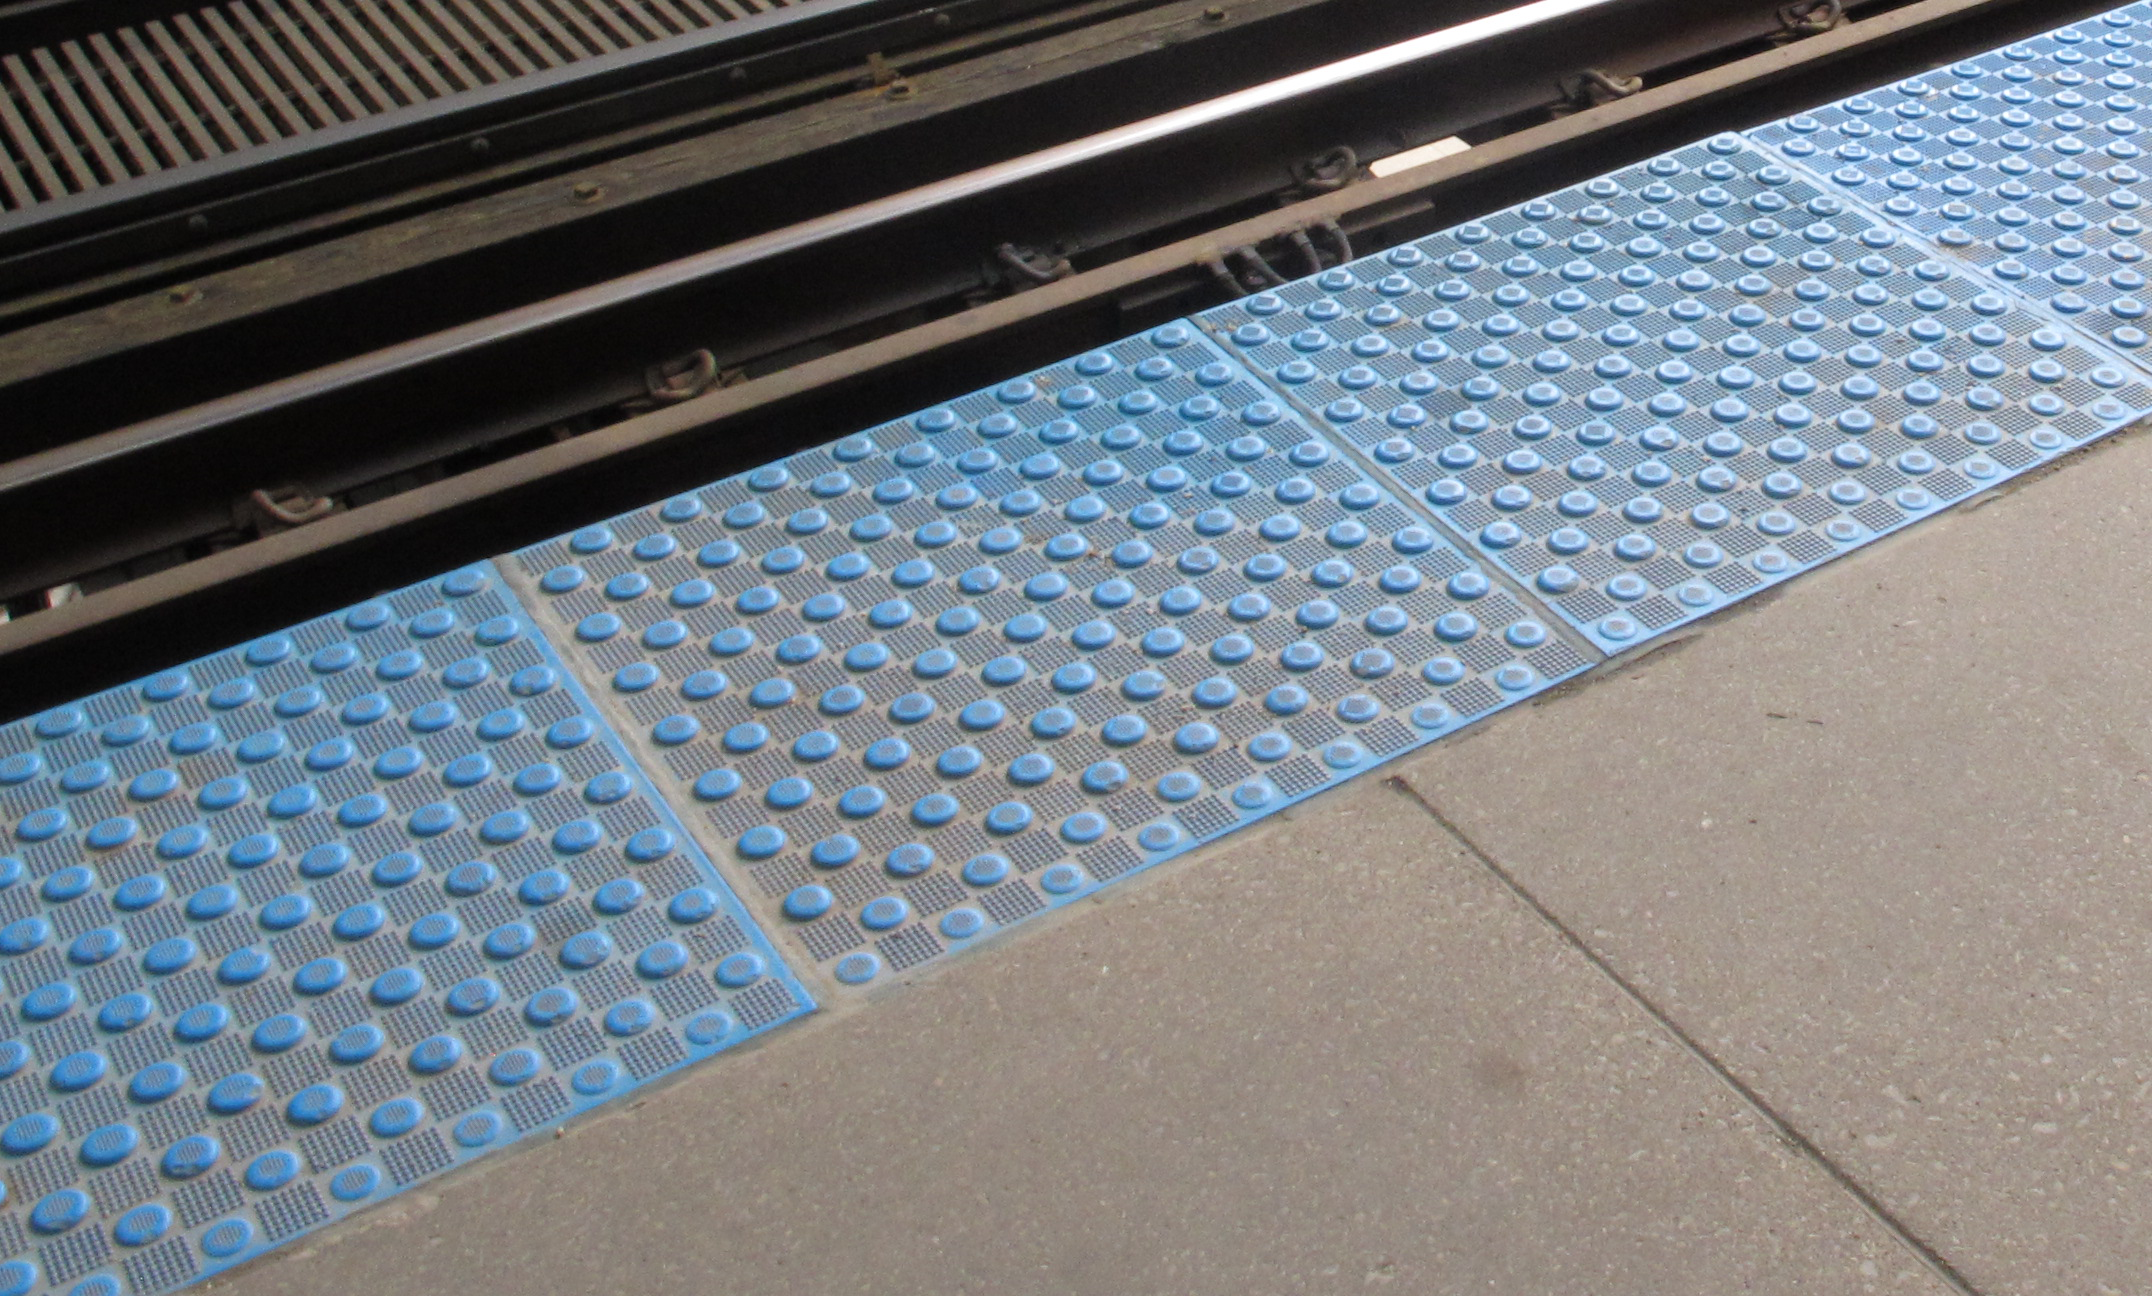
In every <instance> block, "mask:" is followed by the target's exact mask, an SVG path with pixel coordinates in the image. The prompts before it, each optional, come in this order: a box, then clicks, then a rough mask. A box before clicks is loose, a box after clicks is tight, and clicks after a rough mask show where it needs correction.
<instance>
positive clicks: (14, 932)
mask: <svg viewBox="0 0 2152 1296" xmlns="http://www.w3.org/2000/svg"><path fill="white" fill-rule="evenodd" d="M0 824H4V825H5V831H6V838H5V842H4V844H0V849H5V850H6V851H7V852H9V853H7V854H6V855H5V856H4V857H0V883H4V887H0V983H4V986H5V990H6V995H7V999H6V1020H5V1022H4V1024H0V1036H4V1037H5V1038H4V1039H0V1075H4V1077H5V1078H0V1182H4V1186H5V1194H4V1200H0V1291H5V1292H9V1293H22V1292H29V1291H52V1292H60V1291H81V1290H89V1291H107V1292H117V1291H129V1292H142V1293H149V1292H157V1291H162V1290H165V1289H168V1288H172V1287H176V1286H179V1285H181V1284H183V1283H186V1282H190V1281H192V1280H194V1279H196V1278H199V1277H201V1276H203V1275H205V1274H209V1273H213V1272H215V1271H217V1270H219V1269H222V1268H225V1267H228V1266H230V1265H233V1264H236V1263H238V1262H239V1261H241V1260H243V1259H245V1258H247V1257H249V1256H251V1255H254V1254H257V1253H259V1252H261V1251H264V1250H267V1249H268V1248H270V1247H273V1246H276V1245H277V1244H279V1243H281V1242H284V1241H287V1240H289V1239H290V1238H292V1237H294V1236H295V1235H297V1234H300V1233H303V1232H305V1231H306V1230H308V1229H309V1228H312V1227H314V1226H315V1225H318V1224H321V1223H323V1222H326V1221H328V1220H331V1219H334V1218H336V1217H338V1216H340V1215H343V1214H346V1213H348V1212H350V1211H352V1210H354V1209H356V1208H358V1207H359V1206H360V1205H362V1204H364V1203H366V1202H370V1201H373V1200H377V1199H379V1198H382V1197H385V1196H388V1195H389V1194H391V1193H394V1192H396V1191H398V1190H400V1189H402V1188H405V1187H408V1186H409V1185H411V1184H412V1183H414V1182H416V1181H418V1180H420V1179H423V1178H426V1177H427V1176H429V1175H432V1174H435V1173H437V1172H439V1171H441V1170H444V1169H447V1168H448V1167H450V1166H452V1165H455V1164H457V1163H459V1162H462V1161H466V1160H469V1159H470V1158H472V1157H475V1156H478V1155H480V1154H482V1153H483V1152H485V1151H486V1150H488V1149H489V1148H493V1147H497V1146H500V1145H503V1144H506V1143H509V1142H512V1141H513V1140H515V1139H516V1138H518V1137H520V1136H522V1135H525V1134H528V1133H530V1132H531V1131H533V1130H537V1129H542V1128H544V1127H546V1126H548V1125H551V1124H554V1123H556V1122H557V1121H559V1120H560V1119H561V1118H562V1117H564V1116H566V1115H569V1114H570V1113H573V1112H575V1111H578V1110H581V1109H583V1108H586V1107H589V1106H591V1105H593V1104H596V1103H598V1102H601V1101H604V1100H605V1099H607V1098H609V1097H612V1096H614V1095H616V1094H618V1093H620V1092H622V1091H624V1090H627V1089H630V1088H633V1087H634V1086H635V1085H637V1084H638V1083H640V1082H641V1081H644V1080H647V1079H649V1078H650V1077H652V1076H654V1075H656V1074H658V1073H660V1072H663V1071H668V1070H670V1069H672V1068H673V1067H676V1066H678V1065H680V1064H682V1063H684V1062H686V1061H688V1060H690V1059H692V1058H697V1057H702V1056H706V1055H708V1054H710V1053H713V1052H716V1051H718V1050H720V1049H722V1048H724V1047H726V1046H727V1045H730V1044H733V1043H736V1042H738V1041H739V1040H741V1039H743V1038H745V1037H747V1036H749V1035H752V1034H754V1033H756V1032H758V1031H760V1030H762V1029H763V1028H765V1027H767V1026H769V1025H771V1024H773V1023H775V1022H779V1021H782V1020H785V1019H787V1018H790V1017H792V1016H794V1015H796V1014H798V1013H800V1012H803V1011H805V1010H806V1009H807V1008H809V1007H810V1006H811V1004H810V1001H809V1000H808V998H807V996H806V994H805V992H804V991H803V990H802V989H801V988H800V987H799V985H798V983H797V982H795V981H794V980H792V978H791V976H790V974H789V973H788V972H787V971H786V970H785V968H784V966H783V965H782V963H781V961H780V960H779V959H778V958H777V956H776V953H775V951H774V950H772V949H771V948H770V947H769V945H768V944H767V943H766V942H765V941H764V939H763V937H762V936H761V934H760V933H759V932H758V931H757V930H756V928H755V926H754V924H753V922H752V920H751V919H749V918H748V917H747V915H746V914H745V913H744V912H743V911H741V910H740V909H739V907H738V903H737V901H736V900H734V899H733V897H732V895H731V893H730V891H729V890H728V889H727V887H726V885H725V883H724V882H723V880H722V879H720V878H719V877H718V876H717V874H716V872H715V871H714V870H712V868H711V867H710V864H709V861H708V860H707V859H705V858H704V857H703V855H702V853H701V852H700V851H699V850H698V849H697V847H696V846H695V844H694V842H693V841H692V840H691V839H690V838H689V837H688V836H687V835H686V834H685V832H684V831H683V830H682V829H681V827H680V825H679V822H678V821H677V820H676V819H674V818H673V816H672V815H671V813H670V812H669V811H668V810H667V809H666V808H665V806H664V805H663V803H662V802H660V801H659V800H658V799H657V797H655V796H654V795H653V794H652V792H651V790H650V789H649V787H648V786H647V784H646V783H645V782H644V780H643V778H642V775H641V774H640V773H639V772H638V770H637V769H636V767H635V765H634V763H633V762H632V761H631V760H629V759H628V758H627V755H626V753H625V751H623V750H622V748H621V747H620V745H619V743H618V740H617V739H616V738H614V737H613V736H612V734H611V733H610V732H609V731H608V730H607V729H606V728H605V726H604V725H603V724H602V723H601V722H599V721H598V720H597V719H596V718H595V716H594V714H593V712H592V711H591V710H590V708H589V706H588V703H587V701H586V700H585V698H584V697H583V695H582V693H581V690H580V689H579V688H578V687H577V686H576V685H575V684H574V682H573V681H572V680H569V679H567V678H566V677H565V675H564V673H563V672H562V671H561V669H560V663H559V661H558V660H557V659H556V658H554V656H553V655H552V653H551V652H550V650H549V649H548V648H547V647H546V646H545V644H544V641H543V640H542V639H541V638H540V636H539V635H538V634H536V633H535V631H534V628H533V627H532V626H531V624H530V622H529V621H528V619H527V618H525V616H524V615H523V613H522V612H521V610H520V609H519V608H518V607H517V605H516V603H515V601H514V598H513V597H512V596H511V595H510V594H509V593H508V592H507V591H506V590H504V589H503V588H501V586H500V584H499V582H498V580H497V578H496V575H495V573H494V572H493V569H492V568H491V567H490V566H479V567H474V568H469V569H466V570H463V571H458V572H455V573H452V574H450V575H449V576H447V577H444V578H442V579H440V580H437V581H433V582H429V583H427V584H425V585H420V586H413V587H411V588H409V589H405V590H402V591H400V592H398V593H395V594H391V595H388V596H387V597H385V598H383V599H380V600H378V601H375V602H369V603H365V604H362V605H360V606H358V607H355V608H352V609H350V610H349V611H347V612H343V613H340V614H337V615H334V616H327V617H322V618H320V619H318V620H314V621H309V622H307V623H306V624H304V625H301V626H298V627H296V628H295V629H292V630H289V631H287V632H284V633H282V634H275V635H270V636H269V637H267V638H264V639H260V640H257V641H255V642H254V643H252V644H249V645H246V646H245V647H243V648H238V649H234V650H232V651H229V652H225V653H221V654H218V655H217V656H214V657H209V658H205V659H203V660H201V661H197V662H193V663H191V664H189V665H187V666H184V667H181V668H179V669H177V670H171V671H167V672H165V673H164V674H161V675H157V676H154V677H152V678H150V679H146V680H142V681H139V682H137V683H135V684H130V685H127V686H125V687H122V688H116V689H113V690H110V691H108V692H105V693H101V694H98V695H97V696H95V697H92V698H89V699H87V700H85V701H83V702H80V703H77V704H74V705H70V706H63V707H60V708H57V709H55V710H52V711H49V712H46V713H45V714H44V715H41V716H37V717H35V718H32V719H29V720H25V721H22V722H19V723H16V724H13V725H9V726H6V727H4V728H0ZM78 1283H88V1284H90V1285H89V1286H88V1287H87V1288H84V1287H78V1286H76V1284H78Z"/></svg>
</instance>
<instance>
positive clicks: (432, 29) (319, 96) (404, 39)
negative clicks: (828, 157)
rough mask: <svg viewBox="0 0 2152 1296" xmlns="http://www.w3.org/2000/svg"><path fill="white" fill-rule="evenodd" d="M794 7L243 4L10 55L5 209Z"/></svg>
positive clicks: (493, 1)
mask: <svg viewBox="0 0 2152 1296" xmlns="http://www.w3.org/2000/svg"><path fill="white" fill-rule="evenodd" d="M788 6H789V0H348V2H347V0H232V3H228V4H219V5H208V6H205V7H203V8H200V9H195V10H192V11H188V12H181V13H176V14H173V15H171V16H170V17H169V18H157V19H150V20H148V21H146V22H143V23H140V24H138V25H135V26H128V27H117V28H114V29H112V30H110V31H103V32H92V33H90V34H88V35H86V36H82V37H80V38H77V39H73V40H65V41H61V42H58V43H57V44H54V45H52V46H41V47H39V48H36V49H32V50H28V51H26V52H17V53H10V54H5V55H0V90H4V91H5V93H4V94H0V212H12V211H22V210H25V209H28V208H31V207H35V206H37V205H39V204H42V203H49V202H52V201H54V200H55V199H60V198H65V197H69V196H71V195H74V194H81V193H88V192H91V191H93V190H97V189H103V188H106V187H108V186H111V185H115V184H120V183H123V182H126V181H129V180H135V179H139V178H141V177H144V176H149V175H154V174H157V173H160V172H165V171H171V170H174V169H177V168H181V167H186V166H191V165H196V164H199V163H203V162H207V161H210V160H212V159H215V158H219V157H224V156H227V155H230V154H235V153H241V152H244V151H246V150H248V149H254V148H259V147H262V146H264V145H268V144H274V143H276V142H278V141H281V140H288V139H294V138H297V137H300V136H303V135H307V134H310V133H312V132H315V131H320V130H323V129H326V128H329V127H333V126H340V125H344V124H346V123H350V122H357V121H361V120H365V119H367V118H372V117H378V116H380V115H382V114H385V113H392V112H396V111H398V110H401V109H408V108H412V107H415V106H417V105H421V104H430V103H434V102H436V101H439V100H444V99H449V98H452V97H454V96H456V95H460V94H468V93H470V92H473V91H477V90H482V89H484V88H486V87H488V86H493V85H499V84H501V83H503V82H507V81H513V80H516V79H517V78H520V77H526V76H531V75H534V74H537V73H542V72H546V71H549V70H551V69H555V68H561V67H566V66H568V65H570V64H575V63H580V62H583V61H584V60H587V59H592V58H597V57H600V56H603V55H608V54H615V53H619V52H621V51H625V50H632V49H636V48H638V47H642V46H646V45H650V44H652V43H654V42H660V41H666V40H671V39H675V38H678V37H682V36H687V35H691V34H693V33H696V32H701V31H705V30H708V29H710V28H713V27H717V26H719V25H721V24H725V23H731V22H738V21H742V20H745V19H750V18H754V17H756V16H758V15H761V14H766V13H770V12H773V11H775V10H778V9H782V8H786V7H788Z"/></svg>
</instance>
